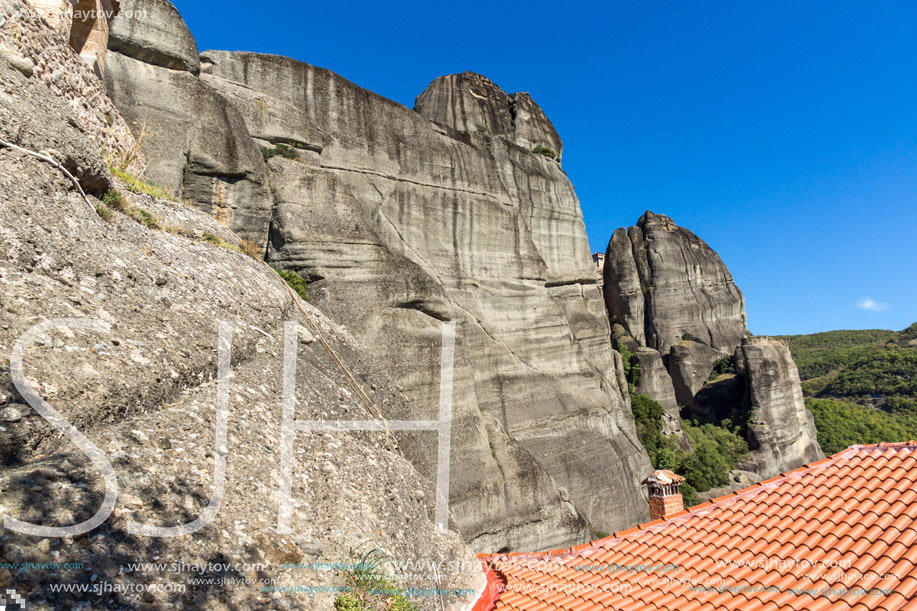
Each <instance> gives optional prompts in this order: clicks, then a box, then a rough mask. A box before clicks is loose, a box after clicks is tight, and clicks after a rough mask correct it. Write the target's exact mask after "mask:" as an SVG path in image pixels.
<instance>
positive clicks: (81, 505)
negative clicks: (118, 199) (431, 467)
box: [0, 61, 482, 611]
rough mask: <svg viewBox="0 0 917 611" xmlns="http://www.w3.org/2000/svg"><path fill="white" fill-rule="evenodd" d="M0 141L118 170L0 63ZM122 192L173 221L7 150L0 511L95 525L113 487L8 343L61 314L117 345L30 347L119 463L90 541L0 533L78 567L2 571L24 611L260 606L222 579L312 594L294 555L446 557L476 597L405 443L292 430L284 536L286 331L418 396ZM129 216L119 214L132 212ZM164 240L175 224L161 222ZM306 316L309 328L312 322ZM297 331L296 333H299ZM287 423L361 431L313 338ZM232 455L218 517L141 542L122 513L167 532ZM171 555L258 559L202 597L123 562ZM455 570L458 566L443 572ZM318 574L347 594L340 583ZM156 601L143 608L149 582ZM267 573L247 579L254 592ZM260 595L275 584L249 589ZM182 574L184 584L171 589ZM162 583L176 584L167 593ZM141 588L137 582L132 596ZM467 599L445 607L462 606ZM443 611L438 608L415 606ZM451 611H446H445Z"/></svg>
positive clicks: (305, 347) (386, 388)
mask: <svg viewBox="0 0 917 611" xmlns="http://www.w3.org/2000/svg"><path fill="white" fill-rule="evenodd" d="M0 92H2V93H0V96H6V97H3V100H2V101H3V103H2V104H0V138H2V139H3V140H7V141H9V140H15V139H17V138H21V142H22V144H23V145H25V146H28V147H30V148H35V149H38V150H48V149H58V150H60V152H61V155H63V156H65V157H67V158H68V159H69V160H70V162H71V163H72V165H71V167H72V169H73V170H74V173H75V174H76V175H77V176H78V177H80V179H81V180H84V181H86V183H87V184H90V183H92V182H94V181H96V180H100V178H99V176H100V173H106V170H105V164H104V161H103V160H102V156H101V153H100V150H99V147H98V146H97V145H96V144H95V143H94V142H93V141H92V140H91V139H90V138H89V136H88V135H87V134H86V133H84V132H85V130H84V129H83V128H82V127H80V126H79V124H78V123H77V121H75V120H74V118H73V117H72V116H71V114H70V112H69V108H68V106H67V104H65V103H64V102H63V101H62V99H60V98H58V97H56V96H55V95H53V94H52V93H51V91H50V90H49V89H48V88H47V87H45V86H44V85H43V84H42V83H41V82H39V81H38V80H37V79H27V78H26V77H25V76H23V75H22V74H20V73H19V72H17V71H14V70H13V69H11V68H10V67H9V66H7V65H6V63H4V62H2V61H0ZM105 181H106V184H105V185H101V186H102V187H106V188H107V187H114V188H117V189H119V190H120V191H121V192H122V194H123V195H124V198H125V206H128V205H129V206H134V207H137V208H139V209H142V210H145V211H146V212H147V213H149V214H150V215H152V216H153V217H154V218H156V219H157V220H158V222H159V223H160V224H161V225H162V227H163V229H161V230H151V229H149V228H148V227H146V226H144V225H142V224H141V223H138V222H136V221H134V220H132V219H131V218H129V217H128V216H127V215H125V214H121V213H119V212H112V213H111V219H110V221H106V220H103V218H101V217H100V215H99V214H98V213H97V211H96V210H95V209H94V206H101V202H100V201H99V200H97V199H92V200H91V203H90V204H87V203H86V202H85V201H84V200H83V199H82V198H81V197H80V196H79V195H78V194H77V192H76V190H75V189H74V187H73V185H72V184H71V183H70V181H68V180H67V179H65V178H64V177H63V175H62V174H61V173H60V172H59V171H58V170H56V169H54V168H53V167H52V166H51V165H50V164H47V163H45V162H42V161H39V160H37V159H35V158H33V157H30V156H27V155H25V154H22V153H20V152H16V151H13V150H10V149H7V148H0V253H2V256H0V362H2V364H3V366H2V367H0V410H2V413H3V417H4V418H5V421H4V422H3V431H2V436H0V487H2V490H3V494H2V495H0V514H2V515H5V516H17V517H19V518H20V519H22V520H26V521H29V522H33V523H37V524H45V525H55V526H64V525H70V524H75V523H79V522H81V521H83V520H86V519H87V518H89V517H91V516H92V514H93V513H95V511H96V510H97V509H98V507H99V506H100V502H101V499H102V496H103V493H104V484H105V482H104V481H103V478H102V477H101V476H100V474H99V471H98V470H97V469H96V468H95V467H94V466H93V465H92V464H91V463H90V462H89V461H88V460H87V458H86V456H85V455H84V454H82V453H81V452H80V451H79V450H78V449H77V448H76V447H75V446H74V445H73V444H71V443H70V442H69V441H68V440H67V439H64V438H62V437H61V435H60V434H59V432H58V431H57V430H55V429H53V428H52V427H51V426H50V425H49V424H48V422H47V421H46V420H44V419H43V418H42V417H40V416H39V415H38V414H37V413H36V412H35V411H34V410H33V409H32V408H31V407H29V406H26V405H25V404H24V401H23V400H22V397H21V396H20V395H19V393H18V391H17V390H16V389H15V388H14V386H13V383H12V380H11V376H10V360H9V359H11V356H12V352H13V346H14V344H15V343H16V342H17V341H18V340H19V338H20V337H21V336H22V334H23V333H24V332H25V331H26V330H27V329H29V328H30V327H32V326H33V325H35V324H38V323H40V322H42V321H46V320H49V319H54V318H68V319H73V318H80V319H92V320H97V321H103V322H105V323H108V325H109V327H110V332H109V333H101V332H88V331H83V330H79V329H72V328H67V327H66V326H65V325H63V324H62V325H61V326H60V327H57V328H54V329H50V330H48V331H47V332H46V333H44V334H43V335H42V336H40V337H39V338H37V341H35V342H33V343H32V344H30V345H29V346H28V347H27V349H26V352H25V366H24V374H25V378H26V380H27V381H28V382H29V383H30V384H31V385H32V386H33V387H35V388H36V389H38V392H39V393H40V394H41V396H42V397H43V399H44V400H45V401H47V402H48V403H49V404H51V405H52V406H53V407H54V408H55V409H57V410H58V411H59V412H60V413H61V414H62V415H63V416H64V417H65V418H67V419H68V420H69V421H70V422H71V423H72V424H73V425H74V426H75V427H77V428H78V429H79V430H80V431H81V432H82V433H83V434H84V435H85V436H86V437H87V438H88V439H89V440H90V441H91V442H92V443H93V444H95V445H96V446H97V447H98V448H100V449H101V450H102V452H104V453H105V455H106V456H107V457H108V459H109V460H110V461H111V464H112V467H113V469H114V471H115V475H116V476H117V482H118V487H119V497H118V501H117V503H116V505H115V509H114V512H113V513H112V514H111V517H110V518H109V519H108V520H107V521H106V522H105V523H104V524H102V525H101V526H99V527H98V528H97V529H96V530H94V531H93V532H92V534H91V535H89V536H79V537H64V538H57V537H54V538H51V539H40V538H36V537H34V536H27V535H21V534H17V533H13V532H11V531H10V530H6V529H4V536H3V541H2V545H0V555H2V557H3V558H4V562H11V563H25V562H34V563H38V562H56V559H58V558H61V557H65V558H67V561H68V562H73V563H79V564H80V565H81V566H82V567H83V568H80V569H74V570H72V571H65V572H56V571H35V570H27V569H15V568H10V571H9V573H6V576H7V577H10V576H11V577H12V578H13V579H14V580H15V582H16V583H17V584H19V586H18V587H20V588H21V589H20V592H22V593H23V594H24V595H25V596H26V597H27V605H26V606H27V608H30V609H32V608H35V609H70V608H74V607H79V608H84V607H85V606H86V605H87V600H89V596H88V595H87V594H86V593H83V594H79V593H76V592H70V593H68V592H64V591H54V590H52V589H51V587H50V586H51V585H60V584H61V583H64V584H70V583H73V584H89V583H93V582H96V583H99V582H103V583H109V584H111V585H112V586H113V587H117V588H122V591H118V590H112V591H103V592H101V593H100V594H99V595H96V594H92V595H91V603H92V606H93V607H94V608H105V609H137V608H195V609H215V608H237V609H261V608H269V607H271V606H274V605H275V604H276V601H275V600H273V599H272V597H271V596H270V595H269V594H268V593H265V592H261V591H260V589H259V588H257V587H252V588H247V587H238V588H229V587H224V586H223V585H222V584H221V583H220V582H221V581H222V579H223V578H225V579H226V580H227V583H228V582H229V581H228V580H237V579H242V578H244V579H248V580H261V579H266V580H269V581H268V583H274V584H275V585H278V586H284V585H289V586H296V585H300V584H301V583H302V576H303V571H302V570H292V569H288V568H284V567H282V566H281V565H282V563H309V562H340V560H341V552H342V550H346V549H348V546H353V547H356V546H359V545H364V546H366V548H367V549H372V548H379V549H382V550H385V551H386V552H387V553H388V554H390V555H391V556H392V557H393V558H395V559H397V560H399V561H409V562H412V563H413V562H421V563H424V564H425V565H427V563H436V564H437V565H438V566H440V567H443V571H442V572H440V575H442V576H443V578H444V580H445V583H447V584H448V586H444V587H451V588H463V589H464V588H479V587H480V586H481V585H482V584H481V575H480V572H479V571H478V570H476V569H473V568H471V567H476V566H477V565H478V564H477V562H476V560H475V558H474V557H473V556H472V554H471V552H470V550H469V549H468V548H467V547H466V546H465V545H464V544H463V543H462V541H461V539H460V538H459V536H458V535H457V534H456V533H454V532H452V533H440V532H438V531H437V530H436V529H435V528H434V525H433V523H432V521H431V517H432V507H431V503H430V499H432V498H434V492H433V482H432V481H431V480H430V479H428V478H425V477H424V476H423V475H421V474H420V473H418V472H417V470H416V469H415V468H414V467H413V466H412V465H411V463H410V462H409V461H408V460H407V459H406V458H405V457H404V455H403V454H402V453H401V451H400V450H399V447H398V444H397V443H396V441H395V440H394V439H393V438H391V437H389V436H385V435H382V434H372V433H370V434H356V435H336V434H335V435H332V434H326V435H317V434H309V433H306V432H301V433H299V434H298V435H297V438H296V448H295V451H294V453H293V457H294V465H293V473H294V477H293V484H292V496H293V500H294V504H293V507H292V517H291V520H292V531H293V532H292V534H291V535H288V536H284V535H280V534H278V533H277V530H276V529H277V510H278V507H279V502H280V498H281V494H280V492H279V482H280V473H279V468H278V457H279V456H280V454H281V452H280V451H281V448H280V443H279V440H280V437H281V434H280V432H281V405H282V402H281V398H282V395H283V378H282V375H281V372H282V370H283V366H284V362H283V356H282V355H283V353H284V346H283V338H284V323H285V322H286V321H293V322H296V323H299V324H300V325H303V326H308V327H309V329H311V333H312V334H314V335H318V336H320V337H321V338H322V340H323V341H324V342H326V343H327V345H328V346H330V347H331V348H332V349H333V350H334V351H335V353H336V354H337V355H338V356H339V358H340V359H341V361H342V362H343V363H344V364H345V365H346V366H347V367H348V368H349V369H350V370H351V371H352V372H353V374H354V375H355V376H356V377H357V378H358V379H360V380H362V381H363V383H364V384H365V387H366V389H367V392H369V393H370V394H371V395H372V398H373V400H374V401H375V402H377V403H379V404H386V405H388V406H390V407H391V409H393V410H399V409H402V410H404V409H408V408H407V398H406V397H405V396H404V394H403V393H401V392H400V391H399V390H398V388H397V385H396V382H395V381H394V380H392V379H391V377H390V376H389V375H388V374H387V373H386V372H385V370H384V368H383V367H382V366H381V365H380V364H379V362H378V361H376V360H375V359H373V358H372V357H371V356H370V355H369V354H368V353H367V352H366V350H365V349H364V348H363V347H362V346H361V345H360V344H359V342H357V341H356V340H355V339H354V338H353V337H352V336H351V335H350V334H348V333H347V332H346V330H345V329H343V328H341V327H340V326H339V325H338V324H336V323H335V322H334V321H332V320H331V319H329V318H328V317H326V316H325V315H324V314H322V313H321V312H319V311H318V310H316V309H315V308H313V307H312V306H310V305H308V304H303V303H301V302H299V303H300V304H301V305H302V307H303V308H304V309H305V312H306V315H307V316H308V317H309V318H308V319H307V318H306V315H304V314H303V313H302V312H300V310H299V308H298V307H297V306H296V304H297V303H298V300H297V299H296V298H295V297H291V295H290V294H289V292H288V291H287V289H286V287H285V285H284V283H283V282H282V281H281V280H280V279H279V278H277V277H276V276H275V275H274V274H273V273H272V272H271V271H270V270H268V269H266V268H265V267H264V265H263V264H262V263H260V262H257V261H254V260H252V259H251V258H248V257H246V256H244V255H242V254H241V253H239V252H236V251H234V250H231V249H229V248H224V247H220V246H215V245H213V244H209V243H207V242H205V241H204V240H202V239H201V237H202V235H203V233H204V232H209V233H213V234H215V235H216V236H219V237H220V238H222V239H223V240H225V241H226V242H227V243H229V244H232V245H237V244H238V243H237V242H236V240H235V238H234V237H233V235H232V234H231V233H230V232H228V231H227V230H226V229H225V228H224V227H223V226H222V225H220V224H219V223H218V222H216V221H215V220H214V219H213V218H212V217H210V216H208V215H206V214H204V213H202V212H200V211H197V210H194V209H192V208H189V207H187V206H182V205H180V204H177V203H174V202H168V201H158V200H153V199H151V198H149V197H147V196H141V195H134V194H131V193H129V192H128V190H127V187H126V185H124V184H122V183H120V182H119V181H117V180H116V179H112V178H111V177H109V176H106V177H105ZM125 209H127V208H125ZM166 229H168V230H166ZM309 319H311V321H312V322H313V323H314V327H313V326H312V325H310V322H309ZM219 321H226V322H227V323H228V324H229V326H230V327H231V329H232V333H233V342H232V364H231V368H232V376H233V377H232V378H231V379H230V386H229V423H228V431H229V433H228V436H227V439H226V447H225V448H221V447H217V446H215V444H214V430H215V426H216V409H215V405H216V401H217V388H218V385H217V384H216V383H215V376H216V370H217V367H216V360H217V359H216V357H217V324H218V322H219ZM303 337H305V336H304V335H303ZM296 366H297V371H298V378H297V391H296V411H295V417H296V418H297V419H300V420H304V419H313V418H322V417H325V418H337V419H358V420H362V419H371V418H372V417H373V416H372V414H370V413H369V412H368V410H367V409H366V407H365V406H364V405H363V404H361V403H360V402H358V401H357V400H356V399H355V398H354V395H353V394H352V393H350V392H349V391H348V388H349V385H348V384H347V383H346V381H345V380H344V378H343V377H342V375H341V372H340V371H339V369H338V367H337V366H336V365H335V363H334V362H333V361H332V360H330V356H329V354H328V353H326V352H325V351H324V349H323V348H322V345H321V344H320V343H319V342H317V341H312V342H308V341H305V340H300V342H299V344H298V346H297V352H296ZM218 455H225V456H226V479H225V482H226V485H225V497H224V498H223V500H222V504H221V506H220V510H219V511H218V512H217V514H216V516H215V517H214V518H213V521H212V522H210V523H209V524H208V525H207V526H205V527H204V528H203V529H202V530H200V531H198V532H196V533H194V534H192V535H190V536H189V537H169V538H157V539H151V538H148V537H142V536H135V535H132V534H130V533H129V532H128V531H127V524H128V522H129V521H134V522H138V523H141V524H155V525H162V526H174V525H178V524H185V523H188V522H190V521H192V520H194V519H196V518H198V517H200V516H201V515H202V514H203V512H204V509H205V507H206V506H207V504H208V501H209V499H210V498H211V494H212V484H214V477H213V470H214V462H215V460H216V458H215V457H216V456H218ZM160 558H173V559H176V561H181V562H184V563H188V564H189V565H195V566H199V565H204V564H205V563H208V562H210V563H215V562H221V563H222V562H226V563H230V565H231V566H236V564H237V563H238V566H240V567H241V566H242V564H243V563H247V565H248V566H250V565H251V564H253V563H263V564H264V565H265V568H264V570H257V569H256V568H238V569H237V570H235V571H234V570H232V569H230V570H229V571H226V572H211V573H210V575H212V576H213V577H215V578H217V579H215V580H213V582H212V583H211V584H210V585H207V584H204V585H202V584H201V583H194V582H193V581H192V579H193V578H196V577H200V575H199V574H195V573H193V572H191V571H190V570H180V571H177V572H170V571H166V572H149V573H144V572H142V571H135V572H128V570H127V567H126V564H127V563H134V562H138V563H146V562H154V561H157V560H158V559H160ZM457 560H458V561H460V564H461V566H460V568H456V569H455V570H453V568H452V567H458V566H459V564H453V563H455V561H457ZM309 579H310V581H311V583H314V584H315V585H317V586H325V587H330V586H332V585H340V583H339V582H337V581H335V580H336V577H335V576H334V575H333V574H332V573H331V572H330V571H329V572H321V571H318V572H316V573H315V574H310V577H309ZM399 579H405V582H404V584H403V585H405V586H409V585H413V586H416V587H426V588H430V587H434V586H433V583H434V581H433V578H432V577H431V578H430V579H429V580H426V579H424V578H423V577H420V576H415V577H410V576H400V577H399ZM141 583H142V584H145V585H158V586H162V587H163V590H162V591H158V592H155V593H153V594H152V598H150V596H146V595H142V593H141V592H140V591H138V590H136V587H137V585H138V584H141ZM252 583H256V581H252ZM257 583H265V582H257ZM176 584H181V585H183V586H186V588H187V590H186V591H181V592H180V591H174V590H173V589H172V586H174V585H176ZM166 587H168V589H166ZM129 588H134V589H129ZM333 598H334V596H333V594H331V593H329V592H324V593H321V592H320V593H317V594H316V595H314V596H308V597H306V596H303V597H289V598H288V599H286V600H284V601H283V604H284V606H286V607H289V608H296V609H316V608H321V609H328V608H331V606H332V601H333ZM471 598H472V597H468V598H461V599H459V598H456V599H454V600H447V601H446V602H447V603H448V604H450V607H451V610H454V611H458V609H460V608H461V607H462V606H463V605H467V604H468V603H470V602H471ZM418 602H419V603H420V604H421V605H423V607H424V609H425V611H432V609H433V608H434V604H435V602H434V600H432V599H430V600H420V601H418ZM435 608H436V609H439V606H438V605H436V606H435Z"/></svg>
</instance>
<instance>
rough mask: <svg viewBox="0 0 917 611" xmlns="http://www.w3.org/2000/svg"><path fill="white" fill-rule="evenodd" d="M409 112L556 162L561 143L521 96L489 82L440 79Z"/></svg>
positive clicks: (469, 75)
mask: <svg viewBox="0 0 917 611" xmlns="http://www.w3.org/2000/svg"><path fill="white" fill-rule="evenodd" d="M414 110H416V111H417V112H418V113H420V114H421V115H422V116H424V117H426V118H427V119H429V120H431V121H433V122H434V123H436V124H437V125H441V126H444V127H448V128H450V129H452V130H455V131H456V132H459V133H462V134H467V135H478V136H490V135H492V136H504V137H506V138H508V139H509V140H510V141H512V142H513V143H514V144H517V145H519V146H521V147H522V148H524V149H526V150H528V151H536V150H538V151H540V152H539V154H541V155H545V156H547V157H549V158H550V159H555V160H556V161H557V162H558V163H560V160H561V154H562V153H563V142H561V139H560V136H559V135H558V134H557V130H555V129H554V125H553V124H552V123H551V121H550V120H549V119H548V117H547V116H546V115H545V114H544V111H543V110H541V107H540V106H538V104H536V103H535V101H534V100H533V99H532V97H531V96H530V95H529V94H527V93H514V94H512V95H509V94H507V93H506V92H504V91H503V90H502V89H500V88H499V87H498V86H497V85H495V84H494V83H493V82H492V81H491V80H490V79H488V78H486V77H483V76H481V75H480V74H475V73H474V72H463V73H461V74H451V75H449V76H443V77H440V78H438V79H436V80H435V81H433V83H431V84H430V86H429V87H427V89H426V90H425V91H424V92H423V93H422V94H420V95H419V96H418V97H417V101H416V102H415V104H414Z"/></svg>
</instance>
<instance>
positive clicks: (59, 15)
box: [30, 0, 121, 76]
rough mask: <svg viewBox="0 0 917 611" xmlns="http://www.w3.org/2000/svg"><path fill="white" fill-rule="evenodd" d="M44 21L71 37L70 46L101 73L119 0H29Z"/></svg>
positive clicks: (103, 68) (118, 7)
mask: <svg viewBox="0 0 917 611" xmlns="http://www.w3.org/2000/svg"><path fill="white" fill-rule="evenodd" d="M30 4H31V5H32V8H34V9H35V10H37V11H38V12H39V13H41V15H42V17H44V18H45V21H47V22H48V24H50V25H51V27H53V28H54V29H55V30H57V31H59V32H60V33H61V34H62V35H64V36H65V37H67V38H68V39H69V40H70V46H71V47H73V49H74V50H75V51H76V52H77V53H79V54H80V57H82V58H83V59H84V60H85V61H86V63H88V64H89V65H90V66H92V68H93V70H94V71H95V72H96V73H97V74H98V75H99V76H101V75H102V74H103V73H104V72H105V50H106V48H107V47H108V28H109V25H110V24H111V21H112V19H114V18H115V15H117V14H118V11H119V10H120V8H121V7H120V2H119V0H30Z"/></svg>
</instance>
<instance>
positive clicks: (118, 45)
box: [105, 0, 273, 248]
mask: <svg viewBox="0 0 917 611" xmlns="http://www.w3.org/2000/svg"><path fill="white" fill-rule="evenodd" d="M122 11H123V14H124V15H126V16H133V15H141V14H142V15H143V17H142V18H139V17H138V18H133V19H131V18H128V17H118V18H116V19H115V21H114V23H113V24H112V31H111V40H110V42H109V53H108V60H107V68H106V71H105V86H106V88H107V90H108V94H109V95H110V96H111V98H112V99H113V100H114V102H115V104H116V105H117V106H118V109H119V110H120V111H121V114H122V115H123V116H124V117H125V119H127V120H128V122H129V123H131V124H132V125H135V126H136V127H137V129H138V130H139V133H140V134H141V135H140V136H139V137H140V138H141V140H142V148H143V151H144V152H145V153H146V158H147V161H148V163H149V165H148V167H147V168H146V177H147V178H149V179H150V180H152V181H153V182H155V183H156V184H158V185H160V186H162V187H163V188H165V189H166V190H167V191H169V192H171V193H174V194H175V195H176V196H177V197H178V198H179V199H181V200H184V201H189V202H191V203H192V204H193V205H194V206H196V207H197V208H200V209H201V210H204V211H205V212H208V213H210V214H211V215H213V216H214V217H215V218H216V219H217V220H218V221H220V222H221V223H223V224H224V225H226V226H228V227H229V228H231V229H232V230H233V231H235V232H236V233H238V234H239V235H240V236H242V237H243V238H246V239H248V240H251V241H252V242H254V243H255V244H256V245H258V246H259V247H262V248H263V247H265V246H266V243H267V234H268V225H269V223H270V219H271V208H272V205H273V199H272V198H271V193H270V191H269V190H268V185H267V176H266V167H265V165H264V160H263V158H262V155H261V151H260V150H259V148H258V146H257V145H256V144H255V142H254V141H253V140H252V139H251V138H250V137H249V135H248V131H247V130H246V127H245V122H244V121H243V120H242V116H241V115H240V114H239V111H238V110H236V108H235V107H233V106H232V105H231V104H230V103H229V102H227V101H226V100H225V99H224V98H223V97H222V96H220V95H219V94H218V93H217V92H216V91H214V90H213V89H212V88H211V87H209V86H208V85H207V84H206V83H204V82H203V81H202V80H201V79H200V78H199V77H198V73H199V72H200V60H199V59H198V56H197V45H196V43H195V42H194V37H193V36H192V35H191V32H190V31H189V30H188V28H187V26H186V25H185V23H184V21H183V20H182V18H181V16H180V15H179V14H178V11H177V10H175V7H173V6H172V4H171V3H169V2H167V1H166V0H127V1H126V2H124V3H122Z"/></svg>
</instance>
